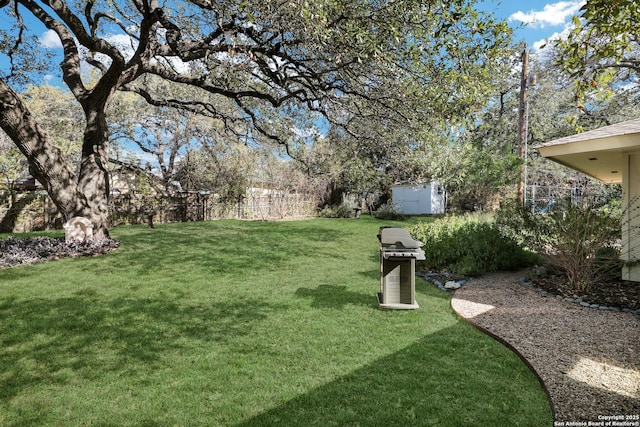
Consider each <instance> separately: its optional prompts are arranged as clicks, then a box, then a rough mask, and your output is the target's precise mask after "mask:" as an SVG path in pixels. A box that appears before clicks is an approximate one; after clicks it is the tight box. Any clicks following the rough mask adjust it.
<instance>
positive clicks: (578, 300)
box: [519, 277, 640, 316]
mask: <svg viewBox="0 0 640 427" xmlns="http://www.w3.org/2000/svg"><path fill="white" fill-rule="evenodd" d="M519 283H520V285H522V286H525V287H526V288H529V289H531V290H534V291H536V292H538V293H539V294H540V295H543V296H546V297H553V298H555V299H557V300H560V301H566V302H572V303H576V304H580V305H581V306H582V307H588V308H597V309H599V310H604V311H615V312H622V313H631V314H634V315H636V316H640V308H639V309H637V310H633V309H631V308H620V307H610V306H607V305H601V304H591V303H588V302H586V301H583V300H582V299H581V298H571V297H563V296H562V295H556V294H554V293H551V292H548V291H546V290H544V289H541V288H539V287H537V286H536V285H534V284H533V283H532V282H529V281H527V279H525V278H524V277H521V278H520V280H519Z"/></svg>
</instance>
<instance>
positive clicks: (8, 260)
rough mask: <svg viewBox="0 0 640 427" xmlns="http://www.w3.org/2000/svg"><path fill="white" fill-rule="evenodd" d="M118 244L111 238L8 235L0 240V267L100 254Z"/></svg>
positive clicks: (118, 243) (109, 250)
mask: <svg viewBox="0 0 640 427" xmlns="http://www.w3.org/2000/svg"><path fill="white" fill-rule="evenodd" d="M119 245H120V242H118V241H117V240H113V239H93V240H91V241H90V242H86V243H78V242H69V243H67V242H65V239H64V238H63V237H28V238H20V239H18V238H15V237H10V238H8V239H5V240H0V269H2V268H8V267H15V266H17V265H26V264H33V263H36V262H43V261H49V260H52V259H57V258H65V257H76V256H95V255H102V254H105V253H108V252H111V251H112V250H114V249H116V248H117V247H118V246H119Z"/></svg>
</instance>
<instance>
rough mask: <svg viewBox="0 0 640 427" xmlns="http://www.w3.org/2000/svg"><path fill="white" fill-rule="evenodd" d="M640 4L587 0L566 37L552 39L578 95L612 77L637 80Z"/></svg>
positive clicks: (627, 0) (622, 0)
mask: <svg viewBox="0 0 640 427" xmlns="http://www.w3.org/2000/svg"><path fill="white" fill-rule="evenodd" d="M638 22H640V4H638V2H637V1H636V0H615V1H611V0H589V1H588V2H586V3H585V5H584V6H583V7H582V8H581V9H580V15H579V16H576V17H574V19H573V23H574V27H573V29H572V30H571V31H570V32H569V34H568V35H567V37H566V38H561V39H558V40H556V41H555V43H554V46H555V48H556V49H557V53H558V56H557V60H556V62H557V63H558V64H560V65H561V67H562V68H563V69H564V70H565V71H566V72H568V73H569V75H570V76H571V77H572V78H573V79H575V82H576V85H577V90H578V97H579V98H581V97H582V96H583V95H584V94H585V93H586V92H590V91H594V90H598V89H601V88H607V87H609V85H610V83H612V82H613V81H618V82H619V81H626V82H636V83H637V82H638V77H639V76H640V35H639V34H638Z"/></svg>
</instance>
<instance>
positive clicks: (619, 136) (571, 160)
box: [535, 119, 640, 184]
mask: <svg viewBox="0 0 640 427" xmlns="http://www.w3.org/2000/svg"><path fill="white" fill-rule="evenodd" d="M535 148H536V149H537V150H538V151H539V152H540V154H541V155H542V156H543V157H546V158H548V159H551V160H553V161H555V162H558V163H560V164H563V165H565V166H568V167H570V168H572V169H575V170H578V171H580V172H583V173H585V174H587V175H589V176H592V177H594V178H596V179H599V180H600V181H602V182H605V183H607V184H619V183H621V182H622V168H623V161H624V159H625V158H626V156H627V155H628V154H631V153H639V152H640V119H635V120H629V121H626V122H622V123H618V124H615V125H611V126H605V127H602V128H599V129H595V130H592V131H588V132H583V133H580V134H577V135H572V136H568V137H565V138H560V139H556V140H553V141H550V142H548V143H546V144H542V145H539V146H537V147H535Z"/></svg>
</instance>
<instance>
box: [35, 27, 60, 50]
mask: <svg viewBox="0 0 640 427" xmlns="http://www.w3.org/2000/svg"><path fill="white" fill-rule="evenodd" d="M39 42H40V46H42V47H44V48H46V49H57V48H61V47H62V42H61V41H60V37H58V35H57V34H56V32H55V31H53V30H47V31H46V32H44V33H43V34H42V35H41V36H40V40H39Z"/></svg>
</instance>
